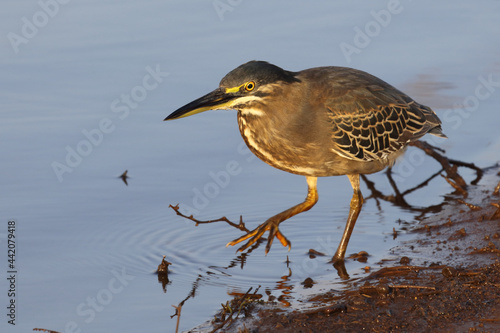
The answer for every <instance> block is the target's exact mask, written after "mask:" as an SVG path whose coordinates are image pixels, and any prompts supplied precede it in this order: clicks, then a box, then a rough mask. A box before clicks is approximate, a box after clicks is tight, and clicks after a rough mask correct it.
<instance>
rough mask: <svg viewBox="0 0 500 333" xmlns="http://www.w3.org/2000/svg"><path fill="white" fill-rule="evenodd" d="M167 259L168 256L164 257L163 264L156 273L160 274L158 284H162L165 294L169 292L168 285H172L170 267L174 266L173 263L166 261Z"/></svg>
mask: <svg viewBox="0 0 500 333" xmlns="http://www.w3.org/2000/svg"><path fill="white" fill-rule="evenodd" d="M165 257H166V256H163V259H162V260H161V263H160V264H159V265H158V270H157V271H156V274H158V282H159V283H161V286H162V288H163V292H164V293H166V292H167V285H169V284H170V283H172V282H171V281H170V280H169V279H168V266H170V265H172V263H171V262H168V261H166V260H165Z"/></svg>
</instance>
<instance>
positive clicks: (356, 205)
mask: <svg viewBox="0 0 500 333" xmlns="http://www.w3.org/2000/svg"><path fill="white" fill-rule="evenodd" d="M347 177H349V180H350V181H351V185H352V188H353V190H354V194H353V195H352V199H351V209H350V210H349V217H348V218H347V223H346V226H345V230H344V234H343V235H342V239H341V240H340V244H339V247H338V249H337V252H335V254H334V256H333V258H332V262H333V263H334V264H335V263H341V262H343V261H344V256H345V252H346V250H347V244H348V243H349V239H350V238H351V234H352V230H353V229H354V225H355V224H356V220H357V219H358V215H359V212H360V211H361V207H362V206H363V196H362V195H361V190H360V189H359V175H347Z"/></svg>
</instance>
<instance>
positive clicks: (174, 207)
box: [168, 204, 250, 232]
mask: <svg viewBox="0 0 500 333" xmlns="http://www.w3.org/2000/svg"><path fill="white" fill-rule="evenodd" d="M168 207H170V208H172V209H173V210H174V211H175V213H176V214H177V215H179V216H182V217H183V218H185V219H188V220H191V221H193V222H195V223H196V226H198V224H206V223H214V222H226V223H227V224H229V225H230V226H232V227H235V228H236V229H239V230H241V231H245V232H250V230H248V229H247V228H246V227H245V223H243V217H242V216H241V215H240V223H239V224H236V223H234V222H231V221H229V220H228V219H227V218H226V217H225V216H223V217H221V218H219V219H216V220H207V221H200V220H198V219H195V218H194V217H193V215H189V216H187V215H184V214H182V213H181V212H180V211H179V205H178V204H177V205H175V206H172V205H168Z"/></svg>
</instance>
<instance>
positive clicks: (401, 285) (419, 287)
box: [389, 284, 436, 290]
mask: <svg viewBox="0 0 500 333" xmlns="http://www.w3.org/2000/svg"><path fill="white" fill-rule="evenodd" d="M389 288H394V289H429V290H436V288H434V287H426V286H412V285H406V284H400V285H389Z"/></svg>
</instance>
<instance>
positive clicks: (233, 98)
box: [165, 61, 299, 120]
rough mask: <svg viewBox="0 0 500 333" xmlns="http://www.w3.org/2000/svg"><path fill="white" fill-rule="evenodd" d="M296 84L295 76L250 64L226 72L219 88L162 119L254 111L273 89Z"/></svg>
mask: <svg viewBox="0 0 500 333" xmlns="http://www.w3.org/2000/svg"><path fill="white" fill-rule="evenodd" d="M298 81H299V80H298V79H297V78H296V73H293V72H289V71H286V70H284V69H282V68H280V67H278V66H275V65H272V64H270V63H268V62H265V61H250V62H247V63H246V64H243V65H241V66H239V67H237V68H235V69H233V70H232V71H231V72H229V73H228V74H227V75H226V76H225V77H224V78H223V79H222V80H221V82H220V84H219V88H217V89H215V90H214V91H212V92H210V93H208V94H206V95H205V96H202V97H200V98H198V99H197V100H194V101H192V102H191V103H188V104H186V105H184V106H183V107H181V108H179V109H177V110H176V111H174V112H172V114H170V115H169V116H168V117H167V118H165V120H172V119H177V118H183V117H188V116H191V115H193V114H197V113H200V112H203V111H208V110H216V109H236V110H245V109H248V108H256V107H257V106H258V105H259V104H260V105H265V104H266V103H267V101H268V100H269V99H270V98H272V97H273V92H276V90H277V89H276V88H278V87H283V86H285V85H287V84H290V83H293V82H298ZM280 90H282V89H280Z"/></svg>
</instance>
